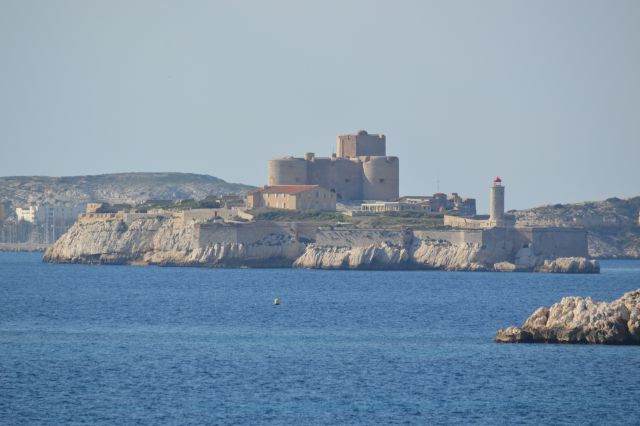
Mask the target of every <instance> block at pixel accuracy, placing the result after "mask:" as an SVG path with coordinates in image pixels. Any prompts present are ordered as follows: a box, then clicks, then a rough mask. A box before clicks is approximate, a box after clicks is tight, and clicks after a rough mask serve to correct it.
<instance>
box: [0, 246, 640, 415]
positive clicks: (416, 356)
mask: <svg viewBox="0 0 640 426" xmlns="http://www.w3.org/2000/svg"><path fill="white" fill-rule="evenodd" d="M40 258H41V255H39V254H37V253H0V423H1V424H40V423H42V424H60V423H90V424H113V423H121V424H131V423H134V424H135V423H140V424H143V423H144V424H203V423H205V424H215V423H218V424H220V423H223V424H229V423H236V424H237V423H248V424H256V423H273V424H351V423H356V424H389V423H414V424H425V423H431V424H438V423H451V424H460V423H464V424H470V423H471V424H473V423H477V424H496V423H530V424H540V423H553V424H638V419H640V408H639V407H640V405H639V404H638V401H640V389H639V387H638V383H640V382H639V381H640V347H612V346H587V345H577V346H576V345H544V344H542V345H526V344H520V345H500V344H496V343H494V342H493V337H494V335H495V332H496V330H497V329H498V328H501V327H505V326H507V325H514V324H518V325H520V324H522V322H523V321H524V320H525V319H526V317H527V316H528V315H530V314H531V313H532V312H533V311H534V310H535V309H536V308H537V307H539V306H542V305H547V306H548V305H550V304H552V303H554V302H556V301H558V300H559V299H560V298H561V297H563V296H567V295H583V296H592V297H593V298H594V299H599V300H612V299H615V298H618V297H619V296H620V295H622V293H623V292H625V291H630V290H633V289H636V288H640V262H639V261H609V262H602V274H600V275H556V274H528V273H517V274H509V273H502V274H501V273H468V272H461V273H455V272H424V271H407V272H372V271H366V272H365V271H362V272H360V271H332V272H330V271H312V270H288V269H277V270H260V269H233V270H231V269H201V268H160V267H132V266H86V265H51V264H43V263H41V262H40ZM275 297H280V299H281V301H282V303H281V305H280V306H273V305H272V301H273V299H274V298H275Z"/></svg>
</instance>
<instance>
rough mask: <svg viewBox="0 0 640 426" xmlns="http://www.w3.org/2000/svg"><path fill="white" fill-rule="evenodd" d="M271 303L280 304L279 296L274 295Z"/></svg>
mask: <svg viewBox="0 0 640 426" xmlns="http://www.w3.org/2000/svg"><path fill="white" fill-rule="evenodd" d="M273 304H274V305H279V304H280V298H279V297H276V298H275V299H273Z"/></svg>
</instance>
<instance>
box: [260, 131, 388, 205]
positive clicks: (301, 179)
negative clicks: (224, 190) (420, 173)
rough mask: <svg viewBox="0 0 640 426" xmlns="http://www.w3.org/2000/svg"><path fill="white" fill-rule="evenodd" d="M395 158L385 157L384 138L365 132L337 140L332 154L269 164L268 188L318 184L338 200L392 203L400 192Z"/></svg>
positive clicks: (288, 158) (311, 154) (306, 156)
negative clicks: (334, 152)
mask: <svg viewBox="0 0 640 426" xmlns="http://www.w3.org/2000/svg"><path fill="white" fill-rule="evenodd" d="M399 175H400V165H399V160H398V157H390V156H387V154H386V137H385V136H384V135H370V134H368V133H367V132H366V131H365V130H361V131H359V132H358V133H357V134H355V135H341V136H338V138H337V148H336V154H333V155H332V156H331V157H316V156H315V155H314V154H313V153H311V152H309V153H307V154H305V156H304V158H297V157H283V158H276V159H273V160H271V161H269V176H268V185H270V186H271V185H320V186H321V187H323V188H326V189H328V190H329V191H331V192H333V193H335V194H336V198H337V200H338V201H349V200H382V201H388V200H394V199H396V198H398V197H399V192H400V178H399Z"/></svg>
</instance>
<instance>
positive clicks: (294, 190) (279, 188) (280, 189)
mask: <svg viewBox="0 0 640 426" xmlns="http://www.w3.org/2000/svg"><path fill="white" fill-rule="evenodd" d="M318 188H320V186H319V185H274V186H267V187H264V188H261V189H258V190H257V191H256V192H262V193H267V194H298V193H300V192H304V191H311V190H312V189H318Z"/></svg>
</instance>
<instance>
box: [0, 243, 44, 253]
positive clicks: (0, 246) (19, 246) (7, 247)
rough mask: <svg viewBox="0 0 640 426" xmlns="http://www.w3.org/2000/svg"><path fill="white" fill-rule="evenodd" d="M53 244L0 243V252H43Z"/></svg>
mask: <svg viewBox="0 0 640 426" xmlns="http://www.w3.org/2000/svg"><path fill="white" fill-rule="evenodd" d="M52 245H53V244H38V243H0V252H2V251H11V252H20V251H22V252H44V251H45V250H46V249H47V248H49V247H51V246H52Z"/></svg>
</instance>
